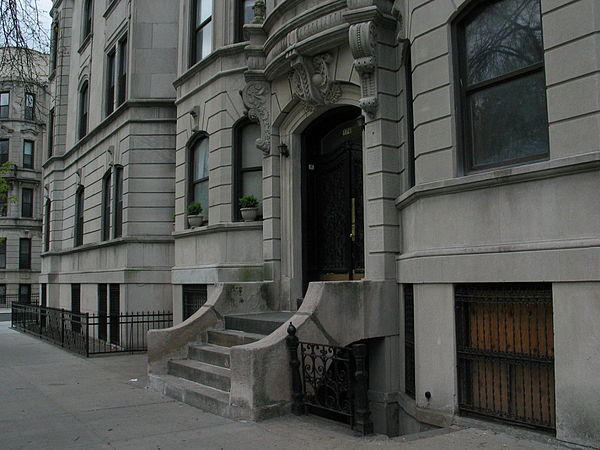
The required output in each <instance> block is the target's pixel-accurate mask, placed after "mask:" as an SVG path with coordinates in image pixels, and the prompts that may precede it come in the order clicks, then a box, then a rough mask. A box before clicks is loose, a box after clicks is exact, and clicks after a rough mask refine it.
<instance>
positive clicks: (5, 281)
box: [0, 48, 48, 305]
mask: <svg viewBox="0 0 600 450" xmlns="http://www.w3.org/2000/svg"><path fill="white" fill-rule="evenodd" d="M0 51H1V52H3V53H4V58H6V59H7V60H9V59H10V60H12V61H26V62H27V66H28V67H27V68H23V69H22V70H20V71H17V70H15V67H14V65H12V64H8V63H7V64H6V65H5V66H4V67H3V68H1V69H0V163H2V164H4V163H6V162H7V161H10V162H11V163H12V166H11V169H10V170H9V171H8V173H6V174H4V177H5V178H6V180H7V182H8V185H9V190H8V192H7V198H6V200H5V202H4V204H3V205H2V206H1V208H0V229H1V237H2V238H4V241H3V242H2V243H1V244H0V277H1V280H0V304H3V305H9V304H10V303H12V302H13V301H21V302H25V303H29V302H32V301H33V302H36V301H38V294H39V292H38V286H39V285H38V275H39V273H40V265H41V261H40V251H41V246H42V208H43V206H42V205H43V202H42V199H43V197H44V191H43V189H42V183H41V181H42V160H43V157H42V150H43V148H44V140H45V138H46V130H45V125H46V120H47V112H48V111H47V106H46V102H47V92H46V78H47V76H48V55H45V54H43V53H39V52H37V51H34V50H26V51H25V50H19V49H15V48H3V49H0ZM4 58H3V60H4Z"/></svg>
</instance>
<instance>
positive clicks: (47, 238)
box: [44, 199, 52, 252]
mask: <svg viewBox="0 0 600 450" xmlns="http://www.w3.org/2000/svg"><path fill="white" fill-rule="evenodd" d="M51 213H52V200H50V199H48V200H46V211H45V212H44V225H45V228H44V251H45V252H47V251H50V223H51Z"/></svg>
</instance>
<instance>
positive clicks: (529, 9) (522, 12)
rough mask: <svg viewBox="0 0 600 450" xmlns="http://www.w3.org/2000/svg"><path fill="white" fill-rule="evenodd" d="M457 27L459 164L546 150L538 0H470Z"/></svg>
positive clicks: (516, 159) (510, 159)
mask: <svg viewBox="0 0 600 450" xmlns="http://www.w3.org/2000/svg"><path fill="white" fill-rule="evenodd" d="M472 3H473V5H474V7H473V8H471V9H470V10H468V11H467V12H466V13H465V15H464V16H463V17H462V19H460V22H459V23H458V26H457V42H458V54H459V68H460V83H459V86H460V95H461V98H460V105H461V109H462V116H463V121H462V122H463V124H464V126H463V130H462V131H463V134H462V139H463V145H464V163H465V169H466V170H467V171H472V170H481V169H487V168H491V167H499V166H506V165H511V164H516V163H521V162H525V161H532V160H537V159H541V158H544V157H545V156H546V155H547V154H548V118H547V113H546V83H545V78H544V47H543V45H542V22H541V13H540V0H497V1H486V2H472Z"/></svg>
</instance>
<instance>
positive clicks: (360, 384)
mask: <svg viewBox="0 0 600 450" xmlns="http://www.w3.org/2000/svg"><path fill="white" fill-rule="evenodd" d="M352 352H353V354H354V362H355V364H356V372H355V373H354V381H355V383H356V384H355V397H354V402H355V409H354V430H356V431H358V432H359V433H361V434H362V435H363V436H364V435H367V434H372V433H373V421H372V420H371V411H370V410H369V397H368V390H369V386H368V383H369V377H368V373H367V345H366V344H354V345H353V346H352Z"/></svg>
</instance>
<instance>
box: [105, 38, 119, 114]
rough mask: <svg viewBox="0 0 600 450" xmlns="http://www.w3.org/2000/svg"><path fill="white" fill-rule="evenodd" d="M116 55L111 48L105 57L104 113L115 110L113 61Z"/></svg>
mask: <svg viewBox="0 0 600 450" xmlns="http://www.w3.org/2000/svg"><path fill="white" fill-rule="evenodd" d="M116 58H117V55H116V53H115V50H114V49H113V50H112V51H111V52H110V53H109V54H108V55H107V57H106V115H107V116H108V115H109V114H111V113H112V112H113V111H114V110H115V86H116V83H115V61H116Z"/></svg>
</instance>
